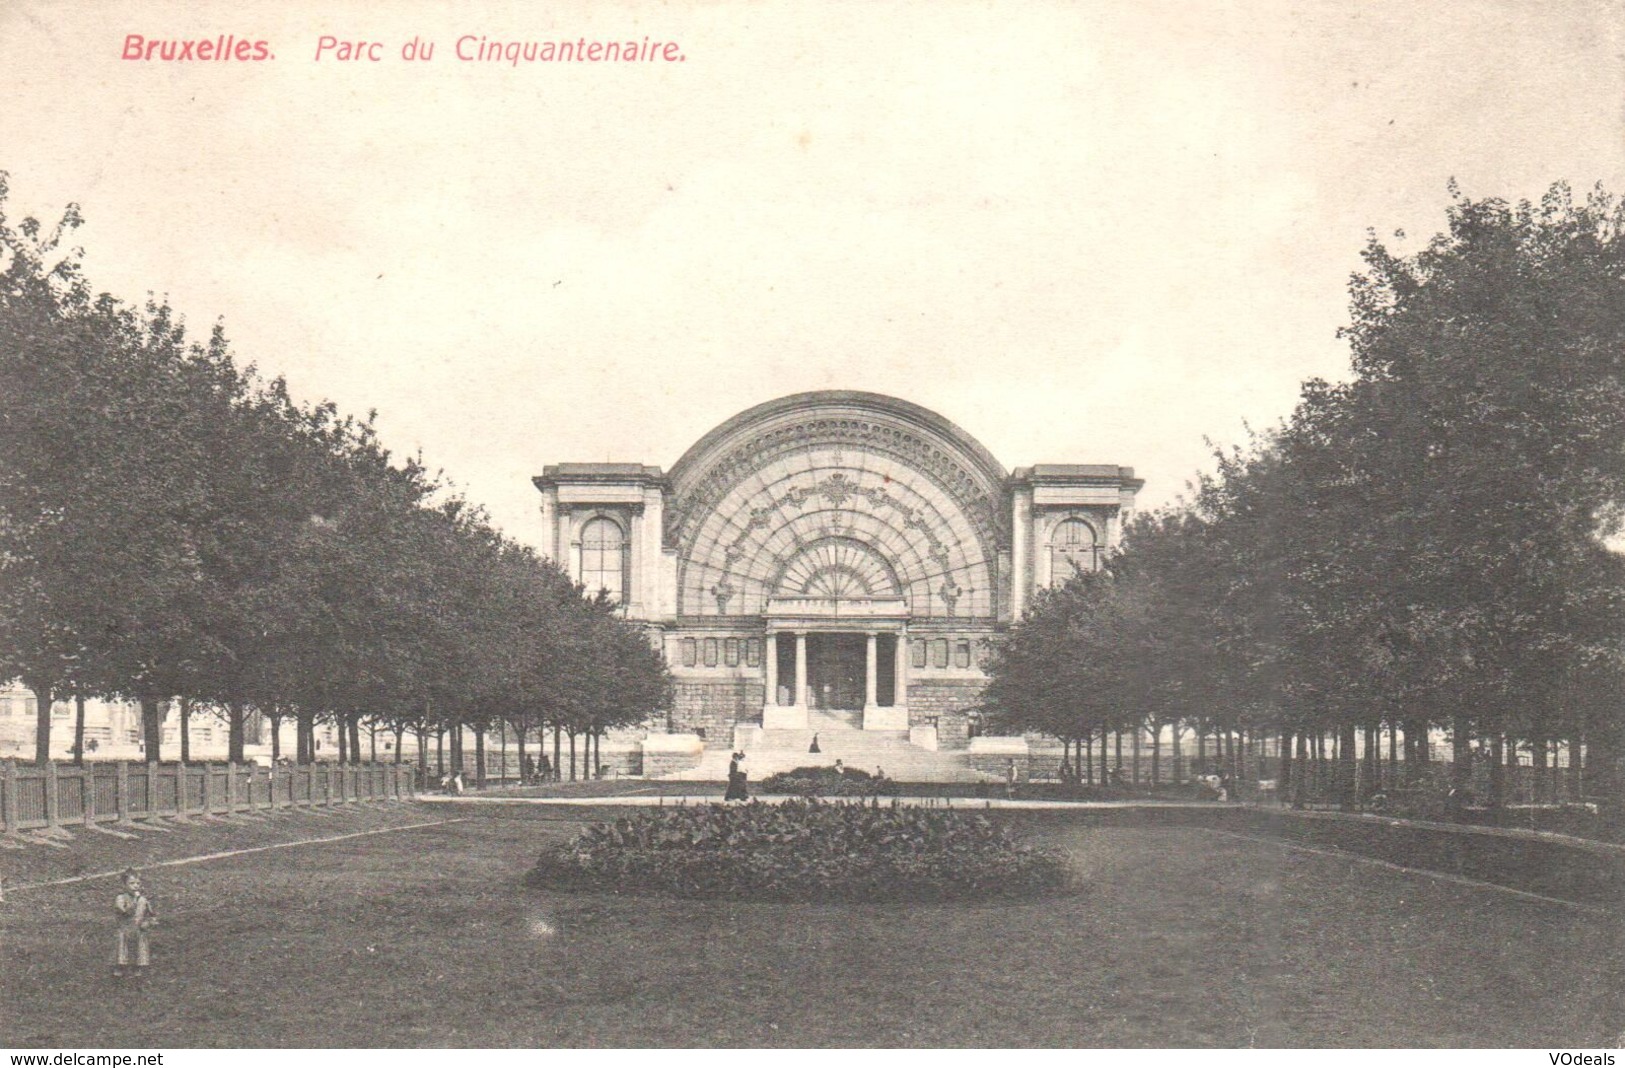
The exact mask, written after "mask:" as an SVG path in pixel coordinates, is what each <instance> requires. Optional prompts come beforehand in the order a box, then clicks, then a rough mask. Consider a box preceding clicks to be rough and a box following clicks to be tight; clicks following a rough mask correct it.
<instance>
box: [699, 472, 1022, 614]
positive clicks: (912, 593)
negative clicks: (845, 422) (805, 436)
mask: <svg viewBox="0 0 1625 1068" xmlns="http://www.w3.org/2000/svg"><path fill="white" fill-rule="evenodd" d="M985 544H986V543H985V541H984V540H983V538H982V537H981V536H980V534H979V532H978V529H977V526H976V523H975V521H974V519H973V517H972V516H971V515H970V514H969V513H967V512H966V511H965V509H964V508H963V507H962V506H961V502H959V501H958V500H957V499H956V498H955V497H953V496H952V495H951V494H949V493H947V492H945V491H944V490H943V489H942V488H941V487H940V486H939V485H938V484H937V483H936V482H935V481H934V480H932V479H929V478H926V477H924V476H922V475H921V474H920V473H919V472H918V471H915V470H913V469H912V468H911V467H910V466H909V465H907V464H904V463H903V462H901V461H899V460H898V459H896V458H895V457H891V456H888V455H885V454H883V453H877V452H874V451H872V450H868V449H863V448H855V447H852V446H839V447H823V448H818V449H805V450H801V451H798V452H793V453H785V454H782V455H780V456H777V457H774V458H772V459H769V460H767V461H765V462H763V463H762V464H760V465H759V466H758V467H757V469H756V470H755V471H754V472H753V473H752V474H751V476H750V477H749V478H746V479H743V480H742V481H740V482H739V483H738V484H736V485H735V486H734V487H733V488H732V489H731V490H729V491H728V493H727V494H726V495H725V496H724V497H723V498H722V499H721V500H719V501H718V502H716V505H715V506H714V507H713V508H711V509H710V511H709V512H708V513H707V514H706V515H705V516H704V517H703V519H701V520H700V521H699V522H698V523H697V524H696V525H694V526H693V528H692V531H691V534H690V536H689V539H688V540H687V541H686V542H685V543H684V545H683V546H682V547H681V549H680V553H679V573H678V585H679V590H678V612H679V614H687V615H701V614H706V615H708V614H711V613H712V611H713V608H712V606H713V605H714V606H715V609H714V610H715V612H716V613H717V614H724V615H726V614H735V615H751V614H756V613H760V612H762V611H763V610H764V609H765V607H766V603H767V601H768V600H769V599H770V598H771V597H773V596H775V595H777V594H778V593H779V591H780V589H781V587H782V586H783V583H784V582H786V581H787V580H788V581H792V582H799V583H800V584H801V585H802V586H803V587H806V586H808V585H809V584H811V585H813V586H817V587H819V588H820V589H821V590H823V591H826V592H827V591H830V590H834V591H837V592H839V593H840V594H841V595H847V594H849V593H850V592H851V591H853V590H858V589H861V588H863V587H864V586H866V585H867V586H869V588H870V590H871V592H870V594H868V596H880V594H878V593H875V592H873V591H875V590H878V589H882V588H884V589H886V590H888V591H889V593H888V594H886V595H887V596H891V597H901V598H903V599H904V600H906V601H907V602H908V605H909V611H910V614H912V615H915V616H921V617H923V616H942V617H956V616H957V617H962V618H967V617H973V616H990V615H992V614H993V611H994V576H995V573H996V572H995V568H996V557H994V558H990V556H989V554H988V553H986V551H985V549H984V546H985ZM815 547H816V551H815ZM823 556H829V557H830V559H823ZM837 557H838V558H840V559H839V560H837V559H836V558H837ZM814 560H822V561H823V562H822V564H820V565H817V566H814V565H813V564H812V561H814ZM820 567H821V568H822V571H820ZM815 578H816V579H817V581H816V582H815V581H814V579H815Z"/></svg>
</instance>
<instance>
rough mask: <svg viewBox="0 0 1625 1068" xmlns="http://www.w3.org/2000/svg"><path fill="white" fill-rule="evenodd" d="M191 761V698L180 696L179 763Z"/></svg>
mask: <svg viewBox="0 0 1625 1068" xmlns="http://www.w3.org/2000/svg"><path fill="white" fill-rule="evenodd" d="M191 762H192V699H191V698H190V697H182V698H181V763H182V764H190V763H191Z"/></svg>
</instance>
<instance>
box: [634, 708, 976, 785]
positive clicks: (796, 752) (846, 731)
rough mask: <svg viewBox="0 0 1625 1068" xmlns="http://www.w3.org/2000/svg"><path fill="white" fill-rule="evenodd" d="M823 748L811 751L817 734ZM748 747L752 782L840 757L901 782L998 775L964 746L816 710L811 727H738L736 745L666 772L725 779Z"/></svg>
mask: <svg viewBox="0 0 1625 1068" xmlns="http://www.w3.org/2000/svg"><path fill="white" fill-rule="evenodd" d="M814 734H817V735H818V748H819V752H817V753H810V752H808V749H809V748H811V746H812V739H813V735H814ZM741 749H742V750H743V751H744V753H745V761H744V768H745V770H746V771H747V772H748V773H749V774H750V781H751V783H752V784H755V783H760V782H761V781H762V780H763V779H765V778H767V777H768V776H769V775H774V774H777V773H778V772H781V771H791V770H793V769H795V768H803V767H820V766H821V767H833V766H834V764H835V761H836V760H840V761H842V762H843V763H844V764H845V765H846V766H847V767H849V768H852V769H855V770H857V771H864V772H868V773H869V774H870V775H873V774H874V773H875V772H876V770H877V769H879V770H884V771H885V773H886V777H887V778H888V779H895V780H897V781H899V782H963V783H974V782H985V781H987V780H988V779H990V778H993V776H990V775H986V774H984V773H982V772H978V771H975V770H973V769H972V768H971V767H969V765H968V764H967V762H966V757H965V754H964V753H963V752H955V751H948V752H939V751H936V750H932V749H926V748H924V747H922V746H918V745H914V744H913V743H912V742H910V741H909V738H908V732H907V731H865V730H854V729H853V728H852V727H851V726H849V725H848V724H847V723H845V722H843V721H842V720H841V719H837V718H836V717H834V716H830V715H826V714H824V713H821V712H812V713H810V714H809V716H808V729H806V730H764V729H762V728H760V727H742V728H739V730H738V732H737V735H736V737H735V739H734V746H733V748H732V749H728V748H722V749H710V748H708V749H706V751H705V753H704V755H703V756H701V758H700V762H699V764H698V765H696V766H695V767H692V768H688V769H686V770H684V771H678V772H673V773H672V774H670V775H667V776H664V777H665V778H667V779H671V780H678V781H685V782H726V781H727V778H728V761H729V759H730V757H731V755H732V753H733V752H734V751H737V750H741Z"/></svg>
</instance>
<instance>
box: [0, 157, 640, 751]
mask: <svg viewBox="0 0 1625 1068" xmlns="http://www.w3.org/2000/svg"><path fill="white" fill-rule="evenodd" d="M5 192H6V190H5V182H4V176H3V175H0V396H3V397H5V398H6V403H5V404H4V405H0V675H3V676H5V677H7V678H12V677H17V678H21V679H22V680H23V682H24V684H25V685H27V686H28V687H29V688H30V689H32V690H33V691H34V692H35V693H36V695H37V697H38V707H39V709H40V721H39V725H38V731H37V739H36V747H35V748H36V758H37V759H38V760H39V761H45V760H46V759H47V758H48V756H49V734H50V706H51V703H52V700H53V699H55V698H59V697H63V696H67V695H70V694H76V695H78V696H98V695H99V696H124V697H129V698H132V699H135V700H138V701H140V702H141V704H142V707H143V719H144V729H145V735H146V743H145V744H146V756H147V758H148V759H149V760H157V759H158V758H159V756H160V753H159V747H158V746H159V738H160V734H161V731H160V724H159V717H158V706H159V702H160V701H163V700H168V699H171V698H176V697H178V698H181V699H182V700H183V701H185V702H187V703H188V704H189V705H204V706H213V707H215V708H219V709H222V710H224V712H225V714H226V716H227V718H228V721H229V723H230V728H231V749H232V752H231V755H232V757H233V759H241V756H242V743H243V723H244V721H245V717H246V713H247V710H248V709H250V708H258V709H260V710H261V711H263V712H265V713H266V714H267V715H268V716H270V717H272V718H273V719H277V718H281V717H283V716H290V717H292V718H293V719H294V720H295V722H296V723H297V724H298V728H299V732H298V733H299V738H300V743H299V753H298V756H299V758H300V759H302V760H308V759H311V758H312V757H313V732H314V726H315V724H316V723H317V722H318V721H319V720H326V721H329V722H332V723H335V724H336V725H337V726H338V727H339V728H340V735H339V736H340V752H341V754H343V753H345V751H346V749H347V750H348V756H349V758H350V759H352V760H358V759H359V749H360V743H359V724H360V722H361V721H363V720H368V721H371V722H373V723H382V724H385V725H394V726H396V727H397V728H400V729H404V728H406V727H408V726H411V727H415V728H417V729H418V730H420V731H428V730H441V729H445V728H450V729H451V730H452V732H453V751H454V757H455V755H457V754H458V752H459V750H458V747H459V745H460V738H461V729H462V728H463V727H469V728H472V729H473V730H474V731H476V733H477V736H478V732H481V731H483V730H485V729H487V728H488V727H490V726H492V725H494V724H495V722H496V721H497V720H498V719H499V718H500V719H504V720H507V721H508V722H512V723H514V724H515V725H516V726H522V727H526V728H537V727H540V726H542V725H544V724H551V725H553V726H554V727H557V728H562V729H564V730H568V731H569V732H570V733H571V735H572V738H573V737H574V736H575V734H576V733H578V732H585V733H587V734H588V735H589V736H592V735H596V734H599V733H601V732H602V731H603V730H605V729H606V728H609V727H613V726H618V725H624V724H631V723H636V722H640V721H642V720H644V719H646V718H648V717H649V716H650V715H652V714H653V713H654V712H656V711H657V710H658V709H660V708H662V707H664V706H665V704H666V690H667V686H668V677H667V674H666V670H665V666H664V664H663V663H662V662H661V660H660V657H659V655H658V653H656V652H655V650H654V649H653V648H651V646H650V644H649V642H648V640H647V637H646V636H645V634H644V633H643V632H642V630H641V629H640V628H638V627H637V626H635V625H633V624H630V623H628V622H627V621H625V620H624V619H622V618H621V617H620V616H619V614H618V613H617V612H616V611H615V609H614V607H613V606H610V605H606V604H601V603H595V602H593V601H590V600H587V599H586V598H584V597H583V591H582V590H580V589H579V588H577V587H576V586H575V584H574V583H572V582H571V581H570V580H569V579H568V578H567V577H566V576H565V575H564V574H562V573H561V572H560V571H559V570H558V569H557V568H556V567H555V566H554V565H553V564H551V563H549V562H547V561H545V560H542V559H540V558H539V557H537V556H536V555H535V554H534V553H532V552H531V551H530V550H528V549H526V548H524V547H522V546H519V545H516V544H514V543H513V542H511V541H509V540H507V539H505V538H503V537H502V536H501V535H500V534H498V533H497V532H496V531H495V530H493V529H492V528H491V527H490V526H489V524H488V523H487V522H486V520H485V517H484V516H483V515H482V514H481V513H480V511H479V510H478V509H477V508H474V507H472V506H471V505H469V504H468V503H467V502H466V501H464V500H463V499H461V498H460V497H459V496H457V495H456V493H455V492H454V491H453V490H452V489H451V488H450V487H449V486H447V485H446V484H445V483H444V482H443V481H442V480H441V479H440V478H438V477H436V476H435V475H434V474H433V473H431V472H430V471H429V470H428V469H427V468H425V467H424V466H423V464H422V463H421V462H420V461H419V460H417V459H413V458H408V459H405V460H401V459H397V458H395V457H392V456H391V455H390V453H389V452H388V451H387V450H386V449H384V448H383V446H382V445H381V444H380V442H379V441H378V439H377V436H376V434H375V432H374V428H373V425H372V418H371V416H369V417H368V418H367V419H356V418H352V417H346V416H341V415H340V414H339V413H338V411H337V410H336V408H335V407H334V406H333V405H332V404H327V403H322V404H314V405H303V404H299V403H297V402H295V401H294V400H293V399H292V397H291V396H290V394H289V392H288V389H287V386H286V384H285V383H284V382H282V381H281V380H275V381H271V382H265V381H262V380H261V379H260V378H259V377H258V376H257V375H256V373H255V371H254V369H253V368H252V367H242V366H240V365H239V364H238V363H237V361H236V359H235V357H234V356H233V353H232V351H231V346H230V344H229V342H228V340H227V338H226V335H225V332H224V330H223V328H221V327H219V326H218V325H217V326H215V327H214V328H213V329H212V330H211V331H210V333H209V335H208V337H207V339H206V340H202V341H199V340H196V339H195V338H194V337H193V336H192V335H191V334H190V333H189V332H188V330H187V328H186V325H185V323H184V322H183V320H182V319H181V317H180V316H179V315H178V314H177V313H176V312H175V311H174V310H173V309H171V308H170V307H168V306H167V305H164V304H159V303H155V302H149V303H147V304H146V305H145V306H144V307H141V308H133V307H129V306H126V305H124V304H122V303H120V302H119V301H118V300H116V299H115V298H113V297H111V296H109V295H106V294H102V295H99V296H98V295H93V292H92V290H91V288H90V286H89V284H88V282H87V281H86V280H85V279H84V277H83V275H82V274H81V272H80V268H79V264H80V258H81V253H80V251H79V250H77V249H74V248H71V247H70V246H69V245H68V238H69V237H70V236H71V234H72V233H73V231H74V230H75V229H76V228H77V227H78V226H79V224H80V221H81V220H80V217H79V213H78V210H77V208H73V207H70V208H69V209H68V210H67V211H66V212H65V213H64V216H63V218H62V221H61V223H60V224H59V225H58V226H56V227H54V228H46V227H44V226H42V225H41V224H40V223H39V222H38V221H37V220H35V219H31V218H29V219H23V220H21V221H18V222H15V223H13V222H12V220H10V219H9V218H8V217H7V215H6V211H5V207H6V206H5ZM420 737H421V735H420ZM346 740H347V741H348V745H347V746H346V745H345V742H346ZM398 752H399V750H398V749H397V753H398Z"/></svg>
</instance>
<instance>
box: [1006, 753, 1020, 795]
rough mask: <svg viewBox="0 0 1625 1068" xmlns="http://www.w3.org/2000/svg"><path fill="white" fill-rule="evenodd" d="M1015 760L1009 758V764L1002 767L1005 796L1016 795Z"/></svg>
mask: <svg viewBox="0 0 1625 1068" xmlns="http://www.w3.org/2000/svg"><path fill="white" fill-rule="evenodd" d="M1016 776H1017V772H1016V762H1015V759H1014V758H1011V760H1010V764H1009V766H1008V767H1006V768H1005V769H1004V792H1005V796H1006V797H1011V798H1013V797H1015V796H1016Z"/></svg>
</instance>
